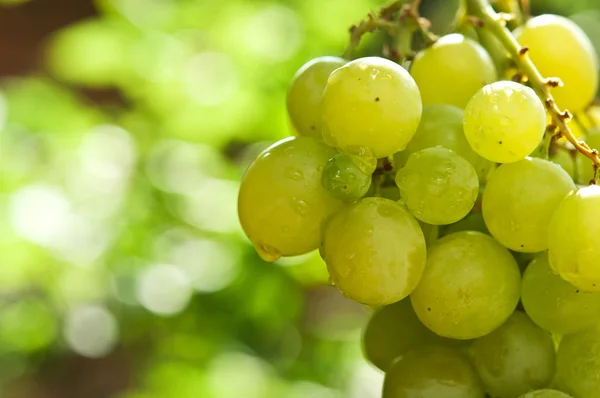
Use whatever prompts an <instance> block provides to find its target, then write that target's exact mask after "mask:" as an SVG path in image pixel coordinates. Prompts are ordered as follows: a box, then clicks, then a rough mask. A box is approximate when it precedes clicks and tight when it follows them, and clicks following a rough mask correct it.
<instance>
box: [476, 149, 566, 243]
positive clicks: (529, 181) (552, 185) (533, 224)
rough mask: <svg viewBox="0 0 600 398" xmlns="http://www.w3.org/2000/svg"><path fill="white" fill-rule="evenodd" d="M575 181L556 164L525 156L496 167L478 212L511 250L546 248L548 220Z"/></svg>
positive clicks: (495, 235) (492, 231)
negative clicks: (480, 212)
mask: <svg viewBox="0 0 600 398" xmlns="http://www.w3.org/2000/svg"><path fill="white" fill-rule="evenodd" d="M573 189H575V183H574V182H573V180H572V179H571V177H569V175H568V174H567V172H566V171H564V170H563V169H562V168H561V167H560V166H558V165H557V164H554V163H552V162H549V161H547V160H544V159H540V158H525V159H523V160H520V161H518V162H515V163H507V164H503V165H502V166H500V167H498V168H497V169H496V170H494V172H493V173H492V174H491V175H490V178H489V180H488V183H487V185H486V187H485V192H484V194H483V202H482V213H483V218H484V220H485V225H487V227H488V229H489V230H490V233H491V234H492V236H493V237H494V238H496V240H497V241H498V242H500V243H502V244H503V245H504V246H506V247H508V248H509V249H511V250H514V251H518V252H526V253H535V252H540V251H542V250H546V249H547V248H548V224H549V222H550V218H551V217H552V214H553V213H554V210H555V209H556V208H557V207H558V205H559V204H560V202H562V200H563V199H564V198H565V196H567V194H568V193H569V192H570V191H571V190H573Z"/></svg>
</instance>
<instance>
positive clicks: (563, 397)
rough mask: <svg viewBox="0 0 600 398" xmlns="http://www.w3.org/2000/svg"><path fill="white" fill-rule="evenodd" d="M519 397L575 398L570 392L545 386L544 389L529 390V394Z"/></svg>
mask: <svg viewBox="0 0 600 398" xmlns="http://www.w3.org/2000/svg"><path fill="white" fill-rule="evenodd" d="M519 398H573V397H571V396H570V395H569V394H565V393H564V392H562V391H558V390H550V389H547V388H544V389H542V390H535V391H532V392H528V393H527V394H523V395H521V396H520V397H519Z"/></svg>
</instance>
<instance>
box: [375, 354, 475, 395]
mask: <svg viewBox="0 0 600 398" xmlns="http://www.w3.org/2000/svg"><path fill="white" fill-rule="evenodd" d="M484 396H485V394H484V393H483V390H482V389H481V385H480V384H479V380H478V379H477V375H476V374H475V371H474V370H473V367H472V366H471V364H470V363H469V361H468V359H467V358H465V357H464V356H463V354H462V353H461V352H460V351H457V350H455V349H452V348H447V347H440V346H424V347H421V348H417V349H415V350H412V351H409V352H408V353H406V355H403V356H402V357H400V358H399V359H398V361H396V362H395V363H394V365H393V366H392V368H391V369H390V371H389V372H388V373H387V374H386V376H385V380H384V383H383V398H441V397H444V398H484Z"/></svg>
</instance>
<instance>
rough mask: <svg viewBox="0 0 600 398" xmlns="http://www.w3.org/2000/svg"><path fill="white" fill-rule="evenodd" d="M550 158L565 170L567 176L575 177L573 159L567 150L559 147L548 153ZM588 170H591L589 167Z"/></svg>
mask: <svg viewBox="0 0 600 398" xmlns="http://www.w3.org/2000/svg"><path fill="white" fill-rule="evenodd" d="M550 160H551V161H552V162H553V163H556V164H557V165H559V166H560V167H562V169H563V170H564V171H566V172H567V174H568V175H569V177H571V178H572V179H575V159H574V158H573V156H571V154H570V153H569V151H564V150H561V149H559V150H558V151H556V152H554V153H553V154H551V155H550ZM588 162H589V160H588ZM590 170H592V168H591V167H590ZM588 182H589V181H588Z"/></svg>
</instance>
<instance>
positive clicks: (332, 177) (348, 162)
mask: <svg viewBox="0 0 600 398" xmlns="http://www.w3.org/2000/svg"><path fill="white" fill-rule="evenodd" d="M322 183H323V188H325V190H326V191H327V192H329V193H330V194H331V195H333V196H334V197H336V198H338V199H341V200H345V201H348V202H349V201H353V200H356V199H358V198H362V197H363V196H365V194H366V193H367V191H368V190H369V187H370V186H371V174H365V173H364V172H363V171H362V170H361V169H360V167H359V166H357V165H356V163H354V160H353V159H352V156H351V155H348V154H346V153H340V154H337V155H335V156H334V157H332V158H331V159H329V161H328V162H327V163H326V164H325V167H324V168H323V177H322Z"/></svg>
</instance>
